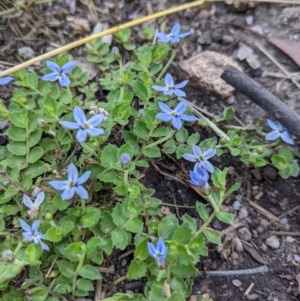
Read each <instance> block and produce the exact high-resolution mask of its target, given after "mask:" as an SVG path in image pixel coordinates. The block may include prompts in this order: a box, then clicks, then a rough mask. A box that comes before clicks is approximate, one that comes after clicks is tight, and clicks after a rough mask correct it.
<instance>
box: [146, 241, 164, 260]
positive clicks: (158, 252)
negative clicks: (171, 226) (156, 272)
mask: <svg viewBox="0 0 300 301" xmlns="http://www.w3.org/2000/svg"><path fill="white" fill-rule="evenodd" d="M147 247H148V253H149V255H150V256H151V257H153V258H154V259H155V260H156V263H157V264H158V265H159V266H164V264H165V259H166V256H167V252H168V247H166V245H165V243H164V240H163V239H162V238H161V237H160V238H159V239H158V241H157V243H156V246H154V244H152V243H150V242H147Z"/></svg>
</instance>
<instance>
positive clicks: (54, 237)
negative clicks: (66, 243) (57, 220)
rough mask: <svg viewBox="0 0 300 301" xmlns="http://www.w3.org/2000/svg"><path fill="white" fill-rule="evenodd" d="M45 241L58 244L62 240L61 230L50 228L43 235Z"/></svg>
mask: <svg viewBox="0 0 300 301" xmlns="http://www.w3.org/2000/svg"><path fill="white" fill-rule="evenodd" d="M45 239H46V240H49V241H51V242H59V241H61V240H62V229H61V228H59V227H51V228H50V229H48V231H47V232H46V235H45Z"/></svg>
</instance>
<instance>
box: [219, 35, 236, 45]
mask: <svg viewBox="0 0 300 301" xmlns="http://www.w3.org/2000/svg"><path fill="white" fill-rule="evenodd" d="M222 42H223V44H225V45H231V44H232V43H233V42H234V37H233V36H230V35H227V34H226V35H224V36H223V38H222Z"/></svg>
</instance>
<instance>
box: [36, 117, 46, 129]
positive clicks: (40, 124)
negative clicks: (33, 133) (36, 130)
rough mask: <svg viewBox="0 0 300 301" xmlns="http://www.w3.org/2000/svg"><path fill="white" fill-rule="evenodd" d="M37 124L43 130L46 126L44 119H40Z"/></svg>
mask: <svg viewBox="0 0 300 301" xmlns="http://www.w3.org/2000/svg"><path fill="white" fill-rule="evenodd" d="M37 124H38V126H39V127H41V128H43V127H45V126H46V122H45V120H43V119H41V118H39V119H38V121H37Z"/></svg>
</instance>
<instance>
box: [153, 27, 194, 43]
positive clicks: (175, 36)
mask: <svg viewBox="0 0 300 301" xmlns="http://www.w3.org/2000/svg"><path fill="white" fill-rule="evenodd" d="M190 34H191V33H190V32H183V33H180V24H179V23H175V24H174V25H173V27H172V29H171V32H170V33H168V34H166V33H163V32H159V33H158V34H157V38H158V39H157V41H158V42H162V43H169V42H171V44H175V43H179V42H180V38H184V37H186V36H188V35H190Z"/></svg>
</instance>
